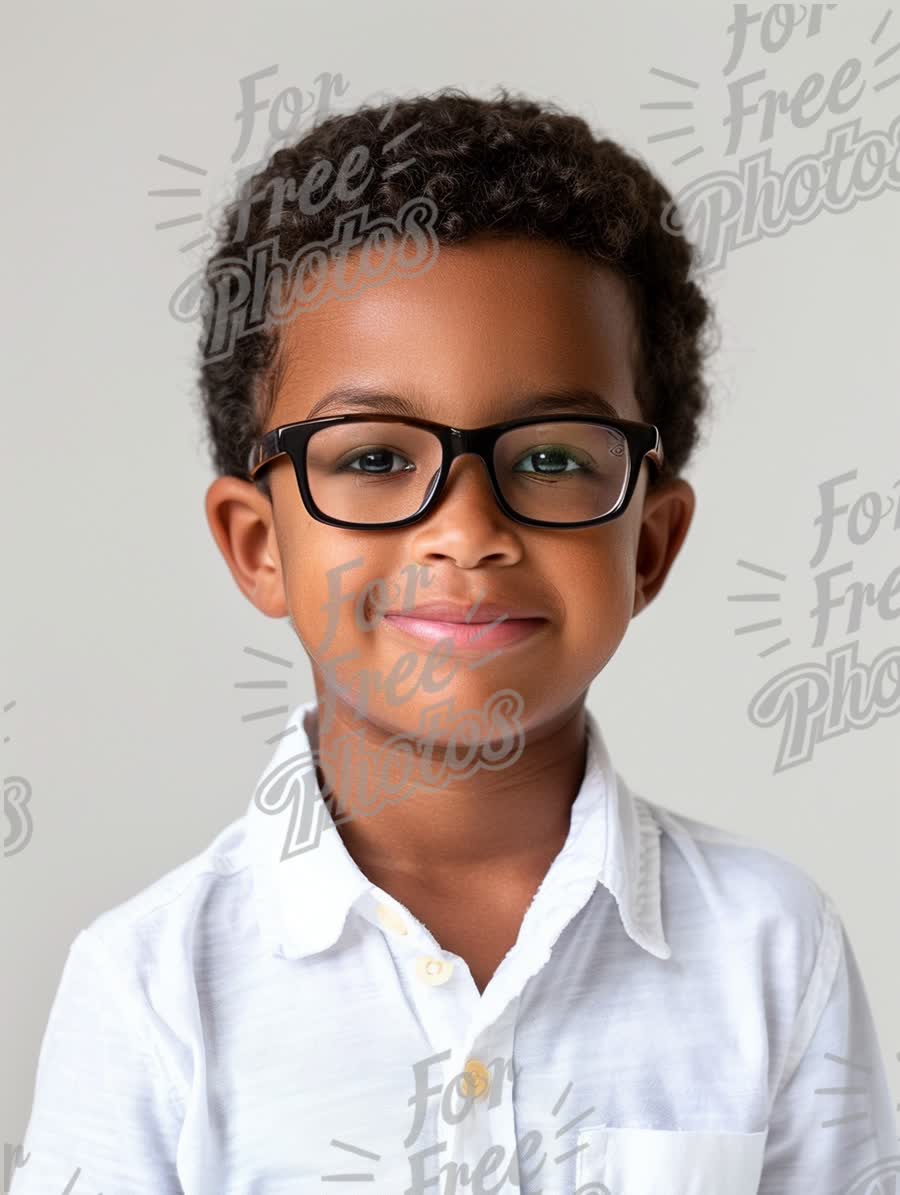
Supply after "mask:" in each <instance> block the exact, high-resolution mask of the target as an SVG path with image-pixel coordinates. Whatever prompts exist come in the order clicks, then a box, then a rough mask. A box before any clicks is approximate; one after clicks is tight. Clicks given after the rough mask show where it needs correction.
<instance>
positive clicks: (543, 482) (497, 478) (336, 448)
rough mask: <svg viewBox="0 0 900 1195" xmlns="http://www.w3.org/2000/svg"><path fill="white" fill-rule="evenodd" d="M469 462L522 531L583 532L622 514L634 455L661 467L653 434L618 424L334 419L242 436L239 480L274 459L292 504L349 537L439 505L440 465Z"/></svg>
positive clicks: (633, 477) (576, 418)
mask: <svg viewBox="0 0 900 1195" xmlns="http://www.w3.org/2000/svg"><path fill="white" fill-rule="evenodd" d="M463 453H474V454H475V455H476V456H480V457H481V459H482V460H483V461H484V464H485V467H486V468H487V473H488V477H489V479H490V483H491V488H492V490H493V492H494V497H495V499H496V501H497V504H498V505H499V507H500V509H501V510H502V511H503V513H504V514H506V515H508V516H509V518H511V519H514V520H515V521H516V522H518V523H525V524H527V525H528V526H531V527H592V526H595V525H597V524H599V523H606V522H608V521H609V520H610V519H615V518H617V517H618V516H619V515H621V514H622V512H623V511H624V510H625V508H626V507H627V506H628V502H629V500H630V499H631V495H632V494H633V493H634V488H635V485H636V483H637V478H638V473H639V471H640V467H641V464H642V462H643V460H644V458H645V457H646V458H647V459H648V460H649V461H650V462H651V463H652V464H653V465H655V467H656V469H657V470H658V471H661V469H662V465H663V459H664V458H663V448H662V441H661V439H660V435H659V430H658V429H657V428H656V427H655V426H653V425H652V424H649V423H637V422H635V421H633V420H629V419H611V418H594V417H590V416H584V415H554V416H553V417H551V418H550V419H547V418H546V417H545V416H531V417H529V418H526V419H513V420H510V421H508V422H505V423H493V424H489V425H488V426H486V427H476V428H469V429H465V428H456V427H448V426H447V425H446V424H443V423H433V422H432V421H431V420H427V419H408V418H406V417H405V416H402V415H380V416H378V418H375V419H373V418H372V417H371V416H370V415H336V416H332V417H329V418H326V419H304V420H301V421H300V422H298V423H286V424H284V425H283V426H281V427H276V428H273V429H272V430H271V431H269V432H266V433H265V435H263V436H260V437H259V438H258V439H256V440H254V442H253V447H252V450H251V452H250V456H249V460H248V466H247V467H248V472H249V475H250V478H251V480H254V481H258V479H259V477H260V472H261V470H262V469H263V468H264V467H265V466H266V465H268V464H270V463H271V462H272V461H273V460H275V459H276V458H277V457H279V456H281V455H283V454H286V455H287V456H289V457H290V458H291V460H292V461H293V464H294V472H295V474H296V477H297V484H298V486H299V487H300V495H301V497H302V499H303V505H304V506H305V507H306V510H307V511H308V512H309V514H310V515H311V516H312V517H313V518H314V519H317V520H318V521H319V522H320V523H327V524H328V525H329V526H331V527H346V528H349V529H351V530H354V531H355V530H371V531H378V530H382V529H385V528H389V527H408V526H410V524H412V523H417V522H419V520H420V519H424V518H425V517H426V516H427V515H428V514H429V512H430V511H431V510H433V509H434V507H435V505H436V504H437V502H438V501H439V499H440V497H441V493H442V492H443V489H444V485H445V483H446V481H447V476H448V474H449V472H450V466H451V465H452V463H453V461H454V460H455V459H456V458H457V457H458V456H461V455H462V454H463Z"/></svg>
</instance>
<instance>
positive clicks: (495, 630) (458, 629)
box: [383, 614, 550, 648]
mask: <svg viewBox="0 0 900 1195" xmlns="http://www.w3.org/2000/svg"><path fill="white" fill-rule="evenodd" d="M383 622H384V624H386V625H388V626H391V627H394V628H395V629H397V630H399V631H401V632H403V633H404V634H407V635H412V636H413V637H414V638H416V639H419V640H424V641H425V642H427V643H439V642H441V640H444V641H449V642H450V643H451V644H452V645H453V646H454V647H468V646H472V647H479V648H486V647H505V646H507V645H510V644H514V643H521V642H523V641H524V640H525V639H529V638H531V636H532V635H534V634H536V633H537V632H538V631H540V630H542V629H543V628H544V627H547V626H549V625H550V622H549V619H546V618H506V617H503V616H500V617H499V618H496V619H494V620H493V621H491V622H447V621H445V620H442V619H439V618H424V617H422V616H421V615H411V614H386V615H385V616H384V619H383Z"/></svg>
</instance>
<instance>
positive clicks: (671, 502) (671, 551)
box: [632, 477, 696, 617]
mask: <svg viewBox="0 0 900 1195" xmlns="http://www.w3.org/2000/svg"><path fill="white" fill-rule="evenodd" d="M695 504H696V495H695V494H694V490H693V488H692V487H691V485H690V483H689V482H687V481H685V480H684V479H683V478H680V477H677V478H673V479H672V480H670V481H666V482H663V483H662V484H660V485H657V486H656V487H654V488H653V489H650V490H648V491H647V493H646V494H645V495H644V509H643V514H642V521H641V529H640V536H639V539H638V550H637V559H636V561H635V570H636V571H635V592H634V610H633V611H632V617H633V616H634V615H635V614H638V613H639V612H640V611H641V610H643V609H644V607H645V606H648V605H649V604H650V602H652V601H653V599H654V598H655V597H656V595H657V593H658V592H659V591H660V589H661V588H662V585H663V582H664V581H665V579H666V577H667V576H668V573H669V569H670V568H671V567H672V564H673V563H674V561H675V557H676V556H677V555H678V552H679V551H680V549H681V545H682V544H683V543H684V539H685V536H686V535H687V533H688V528H689V527H690V525H691V520H692V519H693V516H694V507H695Z"/></svg>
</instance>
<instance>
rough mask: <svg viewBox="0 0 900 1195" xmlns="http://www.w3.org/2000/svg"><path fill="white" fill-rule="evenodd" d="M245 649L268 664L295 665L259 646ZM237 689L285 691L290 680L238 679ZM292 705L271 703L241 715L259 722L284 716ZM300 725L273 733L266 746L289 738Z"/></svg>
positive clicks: (243, 717)
mask: <svg viewBox="0 0 900 1195" xmlns="http://www.w3.org/2000/svg"><path fill="white" fill-rule="evenodd" d="M244 651H245V652H246V653H247V655H248V656H255V657H256V658H257V659H259V660H265V661H266V663H267V664H274V665H276V667H278V668H293V667H294V665H293V664H292V663H291V661H290V660H286V659H285V658H284V657H283V656H275V655H272V654H271V653H270V652H267V651H260V650H259V648H257V647H245V648H244ZM234 687H235V688H236V689H253V690H256V691H261V690H265V691H268V692H272V691H273V690H279V691H284V690H285V689H287V687H288V682H287V680H285V679H284V678H280V677H279V678H277V679H276V678H272V679H270V680H242V681H236V682H235V686H234ZM290 710H291V707H290V705H269V706H267V707H266V708H265V709H259V710H253V711H252V712H251V713H249V714H243V715H242V716H241V721H242V722H259V721H261V720H263V719H265V718H283V717H284V716H285V714H288V713H290ZM298 729H299V727H298V726H297V725H296V724H294V725H292V726H288V727H287V728H286V729H284V730H282V731H280V732H279V733H278V734H274V735H272V737H271V738H269V739H266V746H272V745H273V744H274V743H277V742H280V741H281V739H284V738H287V737H288V735H291V734H296V733H297V731H298Z"/></svg>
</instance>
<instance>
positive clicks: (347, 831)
mask: <svg viewBox="0 0 900 1195" xmlns="http://www.w3.org/2000/svg"><path fill="white" fill-rule="evenodd" d="M328 706H329V716H328V717H326V718H324V719H323V718H322V717H321V716H320V718H319V721H318V723H317V731H318V735H317V742H318V750H319V760H320V765H319V769H318V779H319V786H320V789H321V791H323V792H326V793H328V792H329V791H332V792H333V793H334V796H333V797H332V798H331V799H330V800H329V808H330V810H331V813H332V816H333V817H334V818H335V821H336V822H337V829H338V832H339V833H340V835H341V839H342V841H343V843H344V845H345V846H346V848H347V850H348V852H349V853H350V855H351V857H352V858H353V859H354V861H355V862H356V864H357V866H358V867H359V868H360V870H361V871H363V872H364V873H365V874H368V875H370V878H372V879H376V875H379V876H387V875H398V876H403V877H405V878H406V879H408V880H411V881H416V882H419V883H421V884H422V885H423V886H424V887H427V888H430V889H431V890H433V891H439V890H441V889H443V888H445V887H448V886H455V885H456V884H457V883H459V882H460V881H463V880H471V881H478V880H479V879H483V880H485V881H487V880H488V879H503V878H505V877H507V876H508V877H509V878H510V879H514V878H517V877H522V876H529V875H539V876H540V877H542V876H543V875H544V874H545V873H546V870H547V867H548V866H549V865H550V863H551V862H552V861H553V859H554V858H555V857H556V855H557V854H558V853H559V851H560V850H561V849H562V847H563V845H564V843H565V841H566V837H567V835H568V832H569V826H570V820H571V809H572V805H573V803H574V801H575V798H576V796H577V794H578V791H579V788H580V786H581V782H582V778H583V776H584V769H585V763H586V751H587V738H586V722H585V710H584V700H583V697H582V698H581V699H580V700H579V702H578V704H577V705H576V706H574V707H571V708H569V709H568V710H566V711H564V712H563V713H562V714H560V715H558V716H556V717H555V718H553V719H552V720H550V721H548V722H545V723H542V724H541V725H540V726H536V727H529V728H528V730H527V731H524V732H523V733H522V735H521V738H520V739H518V740H517V745H516V749H515V750H513V751H512V752H511V757H512V759H511V762H510V763H509V764H507V765H505V766H502V767H497V766H496V764H495V766H494V768H493V769H491V768H489V767H485V766H482V767H479V768H475V767H474V765H472V764H470V766H469V767H468V768H467V769H466V771H465V772H460V771H459V770H457V771H455V772H454V771H453V769H452V768H450V767H449V766H447V759H448V758H449V755H446V754H445V752H444V747H443V746H442V744H441V741H440V738H439V737H438V736H436V738H437V741H435V742H434V743H433V744H431V745H430V748H429V750H428V751H427V752H425V756H426V757H427V758H423V757H422V756H421V755H419V754H417V753H416V754H413V755H412V763H411V762H410V753H409V752H408V751H404V750H403V749H401V748H400V747H398V746H397V745H396V738H397V732H396V730H394V729H387V728H383V727H381V726H380V725H378V724H377V723H375V722H373V721H371V720H370V719H360V718H358V717H357V715H356V711H354V710H353V709H352V708H351V707H350V706H348V705H345V704H344V703H342V702H341V701H340V700H331V699H329V702H328ZM322 708H323V703H322V699H321V697H320V699H319V709H320V711H321V710H322ZM392 739H393V740H395V742H394V744H391V742H390V740H392ZM444 741H445V742H446V740H444ZM519 742H521V744H522V745H521V749H519V746H518V743H519ZM338 744H339V747H338ZM457 751H458V755H459V756H464V755H465V749H464V748H463V747H460V748H458V749H457ZM375 761H377V766H376V762H375ZM411 769H412V770H411ZM379 772H380V776H379V775H378V773H379ZM407 777H408V780H406V783H404V780H405V779H406V778H407ZM436 780H437V784H438V785H440V786H441V787H438V786H436V784H435V781H436ZM401 785H402V787H400V786H401ZM377 791H380V792H381V794H382V796H381V798H380V803H376V804H375V806H374V808H375V810H376V811H375V812H370V813H368V814H366V813H364V812H363V811H364V810H365V809H371V808H372V802H373V800H377ZM354 792H356V793H359V794H362V800H358V799H356V800H354V797H353V794H354ZM390 792H393V793H394V794H395V798H396V797H397V796H399V794H400V793H402V794H403V796H402V799H395V800H393V801H387V800H385V798H384V794H385V793H390ZM376 882H377V880H376Z"/></svg>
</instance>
